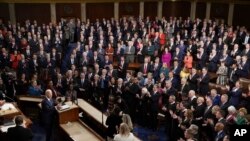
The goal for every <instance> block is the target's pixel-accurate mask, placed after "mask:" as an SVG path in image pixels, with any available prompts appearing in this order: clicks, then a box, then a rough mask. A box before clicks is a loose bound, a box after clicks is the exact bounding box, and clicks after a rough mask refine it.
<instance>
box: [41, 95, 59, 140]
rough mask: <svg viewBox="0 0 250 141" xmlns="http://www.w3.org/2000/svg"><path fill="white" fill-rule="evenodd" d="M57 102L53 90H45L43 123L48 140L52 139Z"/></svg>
mask: <svg viewBox="0 0 250 141" xmlns="http://www.w3.org/2000/svg"><path fill="white" fill-rule="evenodd" d="M55 105H56V104H55V102H54V101H53V99H52V91H51V90H46V91H45V98H44V99H43V101H42V124H43V126H44V128H45V131H46V141H51V135H52V132H53V123H54V119H55V113H56V109H55Z"/></svg>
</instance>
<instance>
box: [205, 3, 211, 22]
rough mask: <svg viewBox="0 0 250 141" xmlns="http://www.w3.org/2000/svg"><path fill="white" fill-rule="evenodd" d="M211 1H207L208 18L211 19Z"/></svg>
mask: <svg viewBox="0 0 250 141" xmlns="http://www.w3.org/2000/svg"><path fill="white" fill-rule="evenodd" d="M210 11H211V3H210V2H207V6H206V19H210Z"/></svg>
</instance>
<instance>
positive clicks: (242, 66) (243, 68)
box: [238, 56, 250, 77]
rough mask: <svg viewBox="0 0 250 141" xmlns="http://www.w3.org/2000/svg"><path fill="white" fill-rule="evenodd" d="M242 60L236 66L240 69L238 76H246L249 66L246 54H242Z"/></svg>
mask: <svg viewBox="0 0 250 141" xmlns="http://www.w3.org/2000/svg"><path fill="white" fill-rule="evenodd" d="M241 58H242V62H241V64H240V65H239V66H238V68H239V70H240V77H248V75H249V70H250V69H249V68H250V65H249V64H250V63H249V61H248V58H247V56H242V57H241Z"/></svg>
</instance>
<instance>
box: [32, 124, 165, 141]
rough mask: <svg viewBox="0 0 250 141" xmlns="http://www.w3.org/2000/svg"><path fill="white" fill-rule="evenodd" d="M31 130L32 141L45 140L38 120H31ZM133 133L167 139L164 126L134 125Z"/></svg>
mask: <svg viewBox="0 0 250 141" xmlns="http://www.w3.org/2000/svg"><path fill="white" fill-rule="evenodd" d="M31 130H32V132H33V135H34V137H33V140H32V141H45V137H46V135H45V131H44V129H43V128H42V127H41V126H40V124H39V123H38V122H36V121H33V124H32V126H31ZM133 133H134V134H135V135H136V136H138V137H139V138H140V139H141V140H142V141H168V137H167V136H166V133H165V128H164V127H160V128H159V129H158V130H157V131H153V130H152V129H149V128H146V127H142V126H139V125H135V127H134V129H133Z"/></svg>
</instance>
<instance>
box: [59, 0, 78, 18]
mask: <svg viewBox="0 0 250 141" xmlns="http://www.w3.org/2000/svg"><path fill="white" fill-rule="evenodd" d="M61 18H81V5H80V3H57V4H56V19H57V21H59V20H60V19H61Z"/></svg>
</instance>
